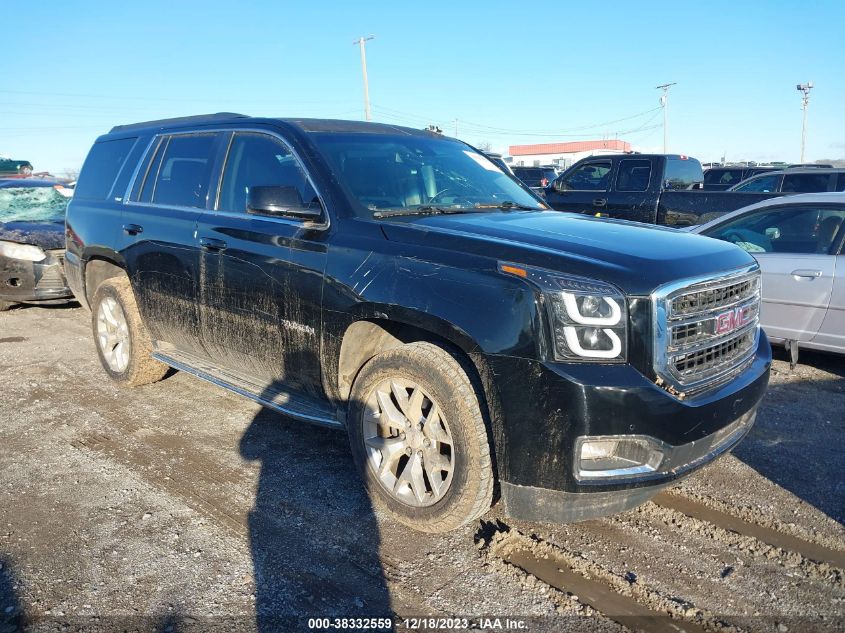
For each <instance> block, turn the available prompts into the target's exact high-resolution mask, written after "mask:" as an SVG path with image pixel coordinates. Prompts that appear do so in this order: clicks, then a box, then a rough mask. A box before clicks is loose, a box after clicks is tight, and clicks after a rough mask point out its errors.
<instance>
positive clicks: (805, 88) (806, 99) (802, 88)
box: [795, 81, 813, 163]
mask: <svg viewBox="0 0 845 633" xmlns="http://www.w3.org/2000/svg"><path fill="white" fill-rule="evenodd" d="M795 89H796V90H798V92H803V93H804V96H803V97H802V98H801V109H802V110H804V121H803V122H802V123H801V160H800V161H798V162H800V163H803V162H804V145H805V144H806V142H807V106H808V105H810V90H812V89H813V82H812V81H808V82H807V83H805V84H798V85H797V86H795Z"/></svg>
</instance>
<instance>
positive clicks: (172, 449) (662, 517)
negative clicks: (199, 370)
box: [0, 307, 845, 633]
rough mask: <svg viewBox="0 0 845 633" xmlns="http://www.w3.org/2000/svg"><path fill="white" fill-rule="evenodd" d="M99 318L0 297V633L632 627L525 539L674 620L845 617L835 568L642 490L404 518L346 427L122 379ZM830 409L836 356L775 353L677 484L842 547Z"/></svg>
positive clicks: (827, 627) (843, 384)
mask: <svg viewBox="0 0 845 633" xmlns="http://www.w3.org/2000/svg"><path fill="white" fill-rule="evenodd" d="M89 318H90V317H89V313H88V312H87V311H85V310H83V309H81V308H79V307H54V308H41V307H18V308H15V309H13V310H11V311H9V312H6V313H2V314H0V377H2V382H3V385H4V389H3V392H2V395H0V633H6V632H7V631H14V630H16V629H17V628H18V627H23V626H27V627H28V628H31V629H33V630H86V631H87V630H155V631H176V630H179V631H186V630H210V629H219V630H233V631H234V630H237V631H240V630H245V631H250V630H261V631H272V630H293V629H294V628H297V627H299V628H307V623H306V621H305V620H302V619H295V618H294V619H286V618H289V617H290V616H300V617H301V616H318V617H326V616H339V617H341V616H345V617H379V616H419V615H434V616H443V617H445V616H458V615H460V616H465V617H472V618H478V617H480V616H499V617H505V616H508V617H511V618H524V620H523V621H524V622H525V623H526V625H527V626H529V627H530V628H531V630H585V631H587V630H590V631H592V630H606V631H620V630H625V628H624V627H623V626H621V625H620V624H618V623H617V622H616V621H614V620H613V618H612V617H608V616H613V615H614V614H613V613H604V614H603V613H600V612H599V611H601V609H599V610H598V611H597V610H596V609H593V608H592V607H590V606H588V604H587V602H586V601H584V600H582V599H581V597H579V596H578V595H577V593H575V592H574V591H571V590H569V589H567V588H566V587H563V588H560V587H559V588H554V587H552V586H550V585H549V584H547V583H545V582H542V581H540V580H538V579H537V578H535V577H534V576H532V575H530V574H526V573H525V572H524V571H523V570H522V569H521V568H519V567H516V566H514V565H511V564H509V563H508V562H506V560H507V552H508V551H510V550H508V547H509V546H513V545H514V544H515V543H516V544H519V543H522V544H523V545H525V546H526V547H528V548H529V549H531V550H532V551H534V552H535V553H536V555H537V556H538V557H541V558H542V557H546V558H547V559H554V560H559V561H561V562H560V563H559V564H560V565H564V564H565V565H569V566H570V567H571V568H572V569H574V570H575V571H576V572H578V573H579V574H581V575H583V576H586V577H590V578H592V579H594V580H598V581H599V582H601V583H603V584H604V585H606V586H609V587H611V588H612V589H613V590H614V591H616V592H618V593H619V594H622V595H627V596H629V597H631V598H632V599H633V600H635V601H636V602H637V603H639V604H642V605H645V606H646V607H648V608H649V609H651V610H654V611H657V612H660V613H665V614H670V615H671V616H672V617H673V618H674V620H673V622H675V623H678V624H682V623H684V622H687V623H691V624H692V623H694V624H695V625H696V626H698V627H701V629H703V630H713V631H721V630H743V631H778V632H779V633H782V632H783V631H807V630H820V631H833V630H845V572H843V570H842V568H841V567H838V566H836V565H831V564H829V563H824V562H819V561H814V560H811V559H808V558H807V557H805V556H802V555H801V554H799V553H796V552H793V551H787V550H783V549H779V548H773V547H771V546H768V545H766V544H765V543H763V542H762V541H760V540H758V539H756V538H754V537H752V536H747V535H743V534H738V533H737V532H734V531H731V530H728V529H725V528H724V527H721V526H719V525H718V524H715V523H710V522H708V521H702V520H699V519H694V518H690V517H688V516H686V515H685V514H681V513H680V512H677V511H675V510H671V509H667V508H665V507H662V506H658V505H656V504H653V503H649V504H646V505H645V506H643V507H642V508H640V509H637V510H634V511H632V512H628V513H626V514H623V515H619V516H616V517H611V518H607V519H602V520H596V521H588V522H585V523H581V524H574V525H544V524H532V523H524V522H517V521H511V520H510V519H508V518H506V517H503V516H502V515H501V511H500V509H499V508H498V507H496V508H494V509H493V510H492V511H491V513H490V514H488V515H487V516H486V517H484V521H483V522H481V523H480V524H476V525H472V526H468V527H466V528H464V529H462V530H459V531H456V532H453V533H451V534H449V535H447V536H431V535H424V534H419V533H416V532H413V531H410V530H408V529H407V528H404V527H402V526H400V525H398V524H396V523H395V522H393V521H391V520H390V519H388V518H387V517H386V516H383V515H382V514H381V513H379V512H378V511H377V510H375V509H374V508H373V507H372V506H371V505H370V502H369V499H368V498H367V497H366V495H365V494H364V492H363V490H362V487H361V486H360V484H359V482H358V480H357V478H356V475H355V474H354V471H353V467H352V462H351V458H350V455H349V450H348V447H347V441H346V437H345V435H344V434H342V433H338V432H336V431H331V430H327V429H322V428H317V427H312V426H308V425H305V424H302V423H298V422H295V421H292V420H289V419H286V418H284V417H282V416H279V415H276V414H274V413H270V412H269V411H266V410H263V409H261V408H260V407H258V406H257V405H254V404H253V403H252V402H250V401H248V400H246V399H243V398H240V397H238V396H236V395H233V394H230V393H227V392H225V391H223V390H221V389H219V388H217V387H214V386H212V385H208V384H206V383H203V382H201V381H199V380H197V379H195V378H192V377H191V376H188V375H184V374H178V373H176V374H174V375H172V376H170V377H168V378H167V379H165V380H164V381H162V382H160V383H158V384H155V385H149V386H146V387H142V388H138V389H134V390H125V389H122V388H119V387H117V386H115V385H114V384H112V383H111V382H109V381H108V380H107V378H106V376H105V374H104V372H102V371H101V369H100V367H99V363H98V361H97V358H96V354H95V351H94V345H93V341H92V338H91V334H90V326H89ZM843 409H845V363H843V362H842V359H841V358H837V357H834V356H824V355H818V354H811V353H808V352H802V356H801V364H800V365H799V366H798V367H797V368H796V369H795V370H794V371H791V370H790V369H789V364H788V362H786V360H785V355H783V354H780V353H778V354H776V361H775V366H774V373H773V374H772V385H771V388H770V391H769V394H768V396H767V398H766V400H765V402H764V405H763V408H762V410H761V413H760V416H759V417H758V422H757V424H756V426H755V428H754V429H753V431H752V432H751V434H750V435H749V437H748V438H746V440H745V441H744V442H743V443H742V444H741V445H740V446H739V447H738V448H737V450H736V451H735V453H734V455H730V456H727V457H725V458H723V459H721V460H719V461H717V462H716V463H715V464H713V465H711V466H709V467H708V468H706V469H704V470H703V471H701V472H699V473H697V474H696V475H694V476H692V477H691V478H689V479H687V480H685V481H683V482H682V483H680V484H679V485H678V486H677V487H676V488H675V489H673V491H672V494H677V495H682V496H683V497H685V498H691V499H694V500H696V501H698V502H699V503H700V504H702V505H704V506H707V507H710V508H714V509H719V510H722V511H723V512H727V513H728V514H730V515H733V516H737V517H740V518H743V519H745V520H747V521H751V522H754V523H756V524H759V525H763V526H767V527H771V528H774V529H776V530H778V531H780V532H782V533H785V534H790V535H793V536H797V537H799V538H801V539H804V540H807V541H811V542H813V543H817V544H821V545H824V546H826V547H828V548H831V549H834V550H837V551H839V552H842V551H845V529H843V525H842V522H843V521H845V477H843V472H845V459H843V449H842V439H843V432H845V416H843V414H842V411H843ZM549 557H551V558H549ZM617 619H618V618H617ZM631 626H633V627H634V628H637V627H636V626H635V625H631ZM397 628H398V629H401V628H403V627H402V626H401V625H400V626H398V627H397ZM490 630H492V629H490Z"/></svg>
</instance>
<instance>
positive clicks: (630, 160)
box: [545, 154, 782, 226]
mask: <svg viewBox="0 0 845 633" xmlns="http://www.w3.org/2000/svg"><path fill="white" fill-rule="evenodd" d="M703 179H704V176H703V172H702V169H701V163H699V162H698V161H697V160H696V159H694V158H690V157H688V156H683V155H679V154H611V155H604V156H590V157H588V158H584V159H582V160H580V161H578V162H577V163H575V164H574V165H572V167H570V168H569V169H567V170H566V171H565V172H563V173H562V174H561V175H560V176H558V177H557V178H556V179H555V180H554V181H553V182H552V183H551V185H550V186H549V187H547V188H546V190H545V199H546V202H547V203H548V204H549V205H550V206H551V207H552V208H553V209H556V210H558V211H574V212H576V213H586V214H590V215H600V216H601V217H611V218H619V219H623V220H634V221H636V222H647V223H650V224H664V225H668V226H691V225H695V224H701V223H702V222H705V221H709V220H712V219H714V218H716V217H718V216H719V215H721V214H723V213H727V212H728V211H734V210H736V209H739V208H741V207H744V206H747V205H749V204H754V203H755V202H760V201H761V200H766V199H768V198H773V197H777V196H780V195H782V194H781V193H745V192H742V193H740V192H737V193H733V192H727V191H702V190H701V186H702V182H703Z"/></svg>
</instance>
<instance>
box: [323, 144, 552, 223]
mask: <svg viewBox="0 0 845 633" xmlns="http://www.w3.org/2000/svg"><path fill="white" fill-rule="evenodd" d="M313 138H314V141H315V142H316V144H317V147H318V148H319V149H320V150H321V153H322V155H323V156H324V157H325V158H326V160H327V161H328V162H329V164H330V167H331V169H332V171H333V172H334V175H335V176H336V177H337V179H338V181H339V182H340V184H341V186H342V187H343V188H344V190H345V191H346V192H347V194H348V195H349V197H350V199H351V200H352V201H353V203H354V204H355V206H356V212H357V213H358V214H359V215H360V216H362V217H373V214H374V213H376V212H378V211H384V210H387V209H390V210H395V209H407V210H409V211H410V210H412V209H415V208H421V207H431V206H436V207H438V208H441V209H449V210H458V211H459V210H461V209H475V208H477V207H490V206H493V207H496V206H499V205H502V204H505V206H509V207H517V208H518V207H530V208H532V209H545V208H546V207H545V206H543V205H542V204H541V203H540V202H539V201H538V200H537V199H536V198H535V197H534V196H532V195H531V194H530V193H528V192H527V191H525V189H523V188H522V187H520V186H519V184H517V183H516V182H515V181H514V180H513V178H511V177H510V176H509V175H507V174H505V173H504V172H502V170H501V169H499V168H498V167H497V166H496V165H495V164H493V163H492V162H491V161H490V160H489V159H488V158H487V157H486V156H484V155H483V154H480V153H478V152H476V151H474V150H472V149H470V148H469V147H468V146H467V145H464V144H463V143H460V142H458V141H452V140H449V139H442V138H430V137H422V136H399V135H396V136H392V135H383V134H315V135H314V137H313Z"/></svg>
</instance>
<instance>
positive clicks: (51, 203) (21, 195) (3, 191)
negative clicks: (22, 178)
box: [0, 187, 68, 223]
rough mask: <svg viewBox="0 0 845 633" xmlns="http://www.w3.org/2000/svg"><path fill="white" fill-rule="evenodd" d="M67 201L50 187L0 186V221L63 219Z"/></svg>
mask: <svg viewBox="0 0 845 633" xmlns="http://www.w3.org/2000/svg"><path fill="white" fill-rule="evenodd" d="M67 202H68V199H67V198H65V197H64V196H63V195H62V194H60V193H59V192H58V191H56V190H55V189H53V188H52V187H0V223H5V222H49V221H57V220H64V219H65V208H66V207H67Z"/></svg>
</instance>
